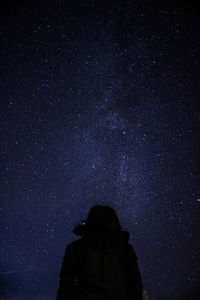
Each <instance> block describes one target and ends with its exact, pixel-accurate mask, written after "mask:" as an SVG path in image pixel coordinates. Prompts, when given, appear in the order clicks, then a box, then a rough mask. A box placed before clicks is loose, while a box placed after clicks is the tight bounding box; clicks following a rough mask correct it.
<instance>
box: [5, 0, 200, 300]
mask: <svg viewBox="0 0 200 300" xmlns="http://www.w3.org/2000/svg"><path fill="white" fill-rule="evenodd" d="M199 25H200V22H199V10H198V9H197V7H195V6H192V5H191V4H190V5H189V4H188V5H186V4H183V3H182V2H181V1H180V2H179V1H175V2H174V3H173V5H169V3H167V2H166V1H165V2H162V4H159V3H158V2H156V1H125V0H123V1H118V0H117V1H104V0H103V1H95V0H94V1H60V0H59V1H52V2H50V1H46V2H43V4H41V3H40V2H39V1H28V3H26V4H25V3H24V2H21V1H7V4H6V6H4V7H3V6H2V8H1V27H0V37H1V46H0V59H1V75H0V76H1V79H0V87H1V103H0V104H1V118H0V119H1V128H0V130H1V131H0V132H1V187H0V190H1V197H0V230H1V231H0V238H1V248H0V260H1V261H0V288H1V289H0V297H4V299H6V300H7V299H11V300H14V299H15V300H16V299H17V300H27V299H28V300H53V299H55V295H56V291H57V288H58V280H59V271H60V267H61V263H62V258H63V255H64V251H65V248H66V245H67V244H68V243H69V242H71V241H72V240H74V239H76V237H75V236H74V235H73V234H72V230H73V228H74V226H75V225H77V224H79V223H80V222H81V220H83V219H84V218H86V216H87V213H88V210H89V209H90V207H91V206H92V205H95V204H97V203H100V204H109V205H111V206H113V207H114V208H115V209H116V211H117V213H118V215H119V218H120V221H121V224H122V226H123V228H124V229H125V230H128V231H129V232H130V242H131V244H132V245H133V246H134V248H135V250H136V252H137V256H138V262H139V266H140V269H141V273H142V278H143V283H144V287H145V289H146V290H147V292H148V294H149V299H150V300H160V299H162V300H183V299H187V300H188V299H190V300H195V299H199V292H200V289H199V282H198V277H199V273H200V257H199V251H200V242H199V230H200V221H199V217H200V215H199V212H200V189H199V167H200V166H199V153H200V149H199V148H200V143H199V129H200V128H199V117H200V111H199V107H198V106H199V95H200V93H199V92H200V91H199V76H200V74H199V73H200V72H199V70H200V68H199V63H200V61H199V53H200V40H199V36H200V26H199Z"/></svg>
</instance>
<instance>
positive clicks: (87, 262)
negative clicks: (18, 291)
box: [57, 205, 143, 300]
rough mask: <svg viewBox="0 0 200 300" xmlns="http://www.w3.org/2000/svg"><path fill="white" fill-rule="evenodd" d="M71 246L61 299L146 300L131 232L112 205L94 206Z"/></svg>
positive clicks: (59, 291) (59, 297)
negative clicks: (122, 223) (131, 241)
mask: <svg viewBox="0 0 200 300" xmlns="http://www.w3.org/2000/svg"><path fill="white" fill-rule="evenodd" d="M73 232H74V233H75V234H77V235H79V236H81V237H82V238H81V239H79V240H76V241H74V242H72V243H71V244H69V245H68V246H67V249H66V253H65V256H64V259H63V264H62V268H61V272H60V286H59V290H58V294H57V300H96V299H101V300H104V299H105V300H106V299H107V300H111V299H112V300H115V299H116V300H117V299H119V300H120V299H124V300H142V298H143V296H142V281H141V276H140V272H139V269H138V264H137V257H136V254H135V252H134V250H133V247H132V246H131V245H130V244H129V242H128V240H129V233H128V232H126V231H122V229H121V225H120V223H119V220H118V217H117V215H116V213H115V211H114V209H113V208H111V207H109V206H100V205H98V206H94V207H93V208H92V209H91V210H90V213H89V215H88V218H87V220H86V221H84V222H83V225H79V226H77V227H76V228H75V229H74V231H73Z"/></svg>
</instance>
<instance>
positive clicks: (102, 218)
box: [86, 205, 121, 233]
mask: <svg viewBox="0 0 200 300" xmlns="http://www.w3.org/2000/svg"><path fill="white" fill-rule="evenodd" d="M86 225H87V226H103V227H105V228H107V229H108V230H111V231H113V232H115V233H117V232H119V231H121V225H120V223H119V219H118V217H117V214H116V212H115V210H114V209H113V208H112V207H110V206H107V205H95V206H93V207H92V208H91V210H90V212H89V215H88V217H87V220H86Z"/></svg>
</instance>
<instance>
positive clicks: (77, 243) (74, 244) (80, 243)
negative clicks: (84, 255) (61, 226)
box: [67, 238, 84, 251]
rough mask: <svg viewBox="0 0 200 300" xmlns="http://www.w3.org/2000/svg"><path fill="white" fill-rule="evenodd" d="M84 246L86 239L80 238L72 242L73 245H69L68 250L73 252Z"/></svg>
mask: <svg viewBox="0 0 200 300" xmlns="http://www.w3.org/2000/svg"><path fill="white" fill-rule="evenodd" d="M83 244H84V239H83V238H80V239H78V240H75V241H72V242H71V243H69V244H68V245H67V249H68V250H69V251H70V250H73V249H74V248H77V247H81V246H82V245H83Z"/></svg>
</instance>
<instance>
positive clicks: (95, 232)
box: [73, 225, 129, 244]
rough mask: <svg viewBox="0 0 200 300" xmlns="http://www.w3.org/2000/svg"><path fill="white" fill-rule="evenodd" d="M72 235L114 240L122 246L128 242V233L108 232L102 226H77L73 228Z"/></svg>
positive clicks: (121, 231) (120, 231)
mask: <svg viewBox="0 0 200 300" xmlns="http://www.w3.org/2000/svg"><path fill="white" fill-rule="evenodd" d="M73 233H74V234H76V235H78V236H81V237H88V236H89V237H92V236H95V237H98V238H105V237H106V238H109V239H111V240H112V239H114V240H120V241H121V242H122V243H123V244H124V243H125V244H127V243H128V242H129V233H128V231H123V230H119V231H118V232H117V233H115V232H113V231H112V230H109V229H108V228H107V227H104V226H103V225H100V226H97V225H96V226H89V225H78V226H76V227H75V228H74V230H73Z"/></svg>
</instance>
